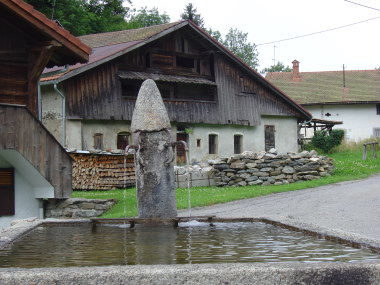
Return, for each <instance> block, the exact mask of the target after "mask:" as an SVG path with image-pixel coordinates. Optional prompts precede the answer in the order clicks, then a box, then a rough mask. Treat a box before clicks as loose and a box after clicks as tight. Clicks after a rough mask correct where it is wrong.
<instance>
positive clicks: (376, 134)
mask: <svg viewBox="0 0 380 285" xmlns="http://www.w3.org/2000/svg"><path fill="white" fill-rule="evenodd" d="M373 137H374V138H380V128H373Z"/></svg>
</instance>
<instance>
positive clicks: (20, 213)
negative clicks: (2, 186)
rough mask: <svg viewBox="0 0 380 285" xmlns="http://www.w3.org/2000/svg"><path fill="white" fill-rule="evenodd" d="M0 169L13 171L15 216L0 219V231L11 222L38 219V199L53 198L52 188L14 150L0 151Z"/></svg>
mask: <svg viewBox="0 0 380 285" xmlns="http://www.w3.org/2000/svg"><path fill="white" fill-rule="evenodd" d="M0 167H1V168H14V169H15V215H13V216H2V217H0V229H1V228H6V227H9V226H10V223H11V221H13V220H18V219H25V218H29V217H40V201H39V199H41V198H53V197H54V188H53V186H52V185H50V183H49V182H48V181H46V179H45V178H44V177H43V176H41V174H40V173H39V172H38V171H37V170H36V169H35V168H34V167H33V166H32V165H31V164H30V163H29V162H28V161H27V160H26V159H24V158H23V156H22V155H21V154H20V153H18V152H17V151H15V150H0Z"/></svg>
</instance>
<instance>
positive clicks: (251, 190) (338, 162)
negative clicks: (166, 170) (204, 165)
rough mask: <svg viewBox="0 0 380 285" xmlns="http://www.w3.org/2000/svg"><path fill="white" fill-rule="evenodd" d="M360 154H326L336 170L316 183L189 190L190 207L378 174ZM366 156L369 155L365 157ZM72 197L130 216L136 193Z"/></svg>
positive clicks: (378, 167) (183, 192)
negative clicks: (108, 203) (109, 203)
mask: <svg viewBox="0 0 380 285" xmlns="http://www.w3.org/2000/svg"><path fill="white" fill-rule="evenodd" d="M361 155H362V154H361V151H360V150H355V151H342V152H337V153H334V154H331V155H329V156H330V157H331V158H333V159H334V161H335V166H336V170H335V172H334V173H333V175H332V176H329V177H324V178H321V179H318V180H312V181H301V182H296V183H292V184H288V185H278V186H274V185H273V186H256V185H255V186H245V187H193V188H191V205H192V207H199V206H208V205H213V204H217V203H224V202H229V201H234V200H240V199H246V198H253V197H258V196H263V195H268V194H271V193H278V192H285V191H294V190H300V189H305V188H312V187H317V186H322V185H327V184H331V183H336V182H341V181H347V180H355V179H362V178H366V177H368V176H370V175H373V174H376V173H380V158H377V159H372V158H370V157H368V158H367V160H366V161H363V160H362V159H361ZM368 156H370V154H369V155H368ZM72 197H83V198H90V199H109V198H113V199H117V200H118V203H117V204H116V205H115V206H114V207H113V208H112V209H111V210H110V211H108V212H107V213H105V214H103V215H102V216H101V217H102V218H121V217H133V216H136V215H137V206H136V190H135V189H134V188H133V189H131V188H130V189H125V190H112V191H74V192H73V194H72ZM187 197H188V190H187V188H180V189H177V208H178V209H186V208H187V207H188V199H187Z"/></svg>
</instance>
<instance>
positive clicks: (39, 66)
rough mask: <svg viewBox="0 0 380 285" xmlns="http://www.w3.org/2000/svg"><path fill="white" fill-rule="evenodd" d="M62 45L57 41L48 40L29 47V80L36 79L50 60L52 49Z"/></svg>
mask: <svg viewBox="0 0 380 285" xmlns="http://www.w3.org/2000/svg"><path fill="white" fill-rule="evenodd" d="M61 46H62V45H61V44H60V43H58V42H57V41H49V42H45V43H42V45H38V46H34V47H32V49H31V53H32V55H31V57H32V58H31V61H29V66H30V68H29V70H30V71H29V80H30V81H35V80H38V79H39V78H40V76H41V74H42V71H43V70H44V68H45V67H46V65H47V63H48V62H49V60H50V57H51V56H52V54H53V52H54V50H56V49H57V48H58V47H61Z"/></svg>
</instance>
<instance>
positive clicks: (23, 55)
mask: <svg viewBox="0 0 380 285" xmlns="http://www.w3.org/2000/svg"><path fill="white" fill-rule="evenodd" d="M0 34H1V40H0V103H8V104H21V105H27V103H28V54H27V52H26V50H25V47H26V46H27V43H26V39H25V34H24V33H21V32H20V31H18V30H17V29H15V28H14V27H12V26H11V25H9V24H8V23H7V22H6V21H4V20H2V19H1V18H0Z"/></svg>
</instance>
